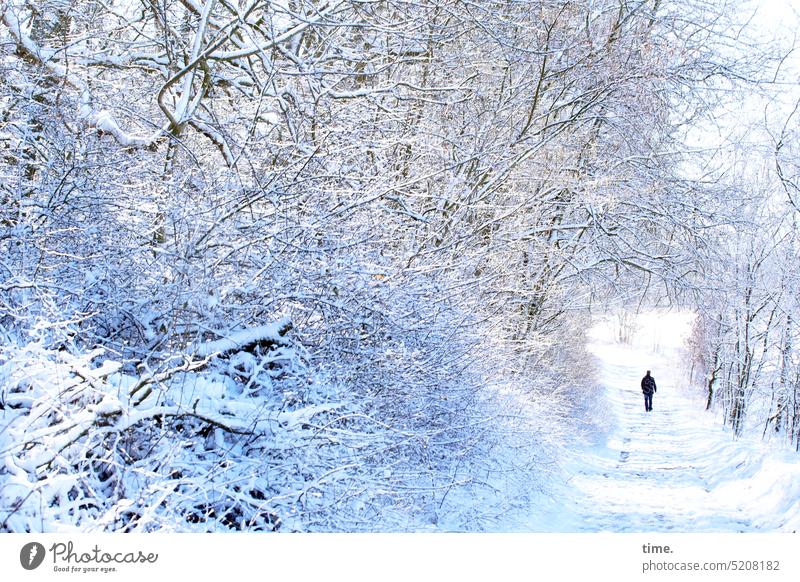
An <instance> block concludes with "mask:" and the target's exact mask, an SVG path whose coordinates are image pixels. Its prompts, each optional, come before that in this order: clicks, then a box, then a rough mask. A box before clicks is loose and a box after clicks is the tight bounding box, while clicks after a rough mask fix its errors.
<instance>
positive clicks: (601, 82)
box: [0, 0, 800, 532]
mask: <svg viewBox="0 0 800 582" xmlns="http://www.w3.org/2000/svg"><path fill="white" fill-rule="evenodd" d="M759 9H760V4H759V3H754V2H743V1H734V0H730V1H728V0H474V1H464V0H409V1H405V0H0V15H1V21H2V25H0V68H1V69H2V73H1V74H0V142H1V143H2V145H1V146H0V148H1V152H2V153H1V155H0V457H1V458H2V462H0V531H3V532H52V531H84V532H88V531H117V532H152V531H165V532H173V531H175V532H177V531H180V532H194V531H211V532H223V531H237V530H243V531H288V532H319V531H325V532H360V531H421V530H425V531H429V530H435V531H439V530H443V531H495V530H509V529H511V530H516V529H521V528H524V527H529V528H530V527H534V529H535V526H530V525H528V526H522V525H520V523H519V522H518V521H514V519H515V518H514V516H519V515H522V514H527V515H529V516H530V515H534V514H535V513H536V508H535V505H536V503H535V500H536V499H538V498H539V496H541V495H546V494H547V493H548V491H552V490H554V488H555V487H556V484H557V483H559V482H560V481H563V479H564V476H563V467H562V466H561V464H560V463H561V460H562V459H563V458H564V456H565V454H566V451H568V450H570V448H571V447H574V446H575V443H576V442H580V441H581V440H582V439H587V438H589V439H591V438H592V435H593V434H601V433H602V432H603V431H604V430H607V426H606V425H607V424H608V423H609V418H608V416H607V414H605V410H606V409H607V404H606V403H605V401H604V393H603V391H602V390H601V389H600V388H599V387H598V381H597V377H598V363H597V361H596V358H595V357H594V356H593V355H592V353H591V352H590V351H589V350H588V349H587V345H588V343H589V342H590V339H591V338H590V337H589V336H590V333H589V331H590V329H592V326H593V325H595V324H596V322H597V321H598V320H600V319H602V318H611V319H612V320H613V321H616V324H615V329H616V331H615V334H616V335H617V337H616V338H615V341H616V342H617V343H618V344H619V345H625V344H626V343H630V342H632V341H633V339H632V337H633V336H635V335H636V324H635V322H636V317H637V314H640V313H642V312H644V311H646V310H651V309H656V308H658V309H665V310H668V309H672V310H682V312H686V313H691V314H692V318H691V322H692V323H691V332H690V333H689V334H687V345H686V350H685V352H684V353H685V354H686V355H685V358H684V361H683V362H682V363H683V364H685V367H686V374H685V378H678V379H677V380H676V381H675V384H676V385H677V384H680V383H681V382H682V383H683V384H685V386H684V387H683V389H685V390H686V391H687V393H691V394H693V395H694V397H695V402H696V404H697V408H698V412H701V413H704V414H708V415H709V416H713V418H714V419H715V420H714V422H715V423H716V425H718V426H717V428H718V429H719V431H720V433H721V434H722V435H723V438H724V439H726V440H727V441H729V442H730V443H731V446H733V447H736V446H737V442H738V441H739V439H743V438H744V437H751V438H755V439H757V440H759V441H760V442H761V443H763V444H764V445H765V446H767V447H769V448H770V449H774V450H777V451H783V452H788V453H790V454H791V455H793V456H794V458H795V460H796V461H795V462H797V463H800V457H798V454H797V451H798V450H800V275H799V274H798V269H797V265H798V258H799V255H800V225H798V218H800V143H798V140H799V139H800V93H798V92H797V88H798V87H797V78H798V77H797V75H798V68H797V67H796V62H795V60H794V59H795V58H796V55H795V53H794V52H793V45H792V42H793V39H792V34H793V31H790V33H789V35H788V37H785V36H784V35H782V31H781V30H779V29H777V28H776V29H774V30H772V29H770V30H765V28H764V26H763V25H759V22H761V21H760V20H759V18H760V17H759ZM636 364H637V366H638V367H637V369H638V368H639V367H641V368H642V370H641V371H642V373H643V372H644V366H646V365H647V363H642V365H641V366H639V365H638V362H637V363H636ZM662 376H664V374H662V375H661V376H657V377H658V378H661V377H662ZM665 379H666V378H665ZM637 383H638V379H637V380H636V382H634V385H633V386H632V388H633V389H634V390H638V385H637ZM660 394H661V392H659V394H658V395H657V396H656V398H657V399H658V398H659V395H660ZM637 398H640V395H639V396H637ZM656 402H657V403H658V400H656ZM636 404H637V406H639V400H637V401H636ZM637 410H638V408H637ZM705 410H707V411H708V412H705ZM658 411H659V410H658V409H657V410H656V412H658ZM534 522H535V519H534ZM798 522H800V519H798ZM528 523H530V519H529V520H528Z"/></svg>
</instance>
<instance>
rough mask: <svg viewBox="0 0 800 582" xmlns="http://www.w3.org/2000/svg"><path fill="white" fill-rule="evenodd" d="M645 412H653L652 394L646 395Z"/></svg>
mask: <svg viewBox="0 0 800 582" xmlns="http://www.w3.org/2000/svg"><path fill="white" fill-rule="evenodd" d="M644 410H645V412H650V411H651V410H653V395H652V394H645V395H644Z"/></svg>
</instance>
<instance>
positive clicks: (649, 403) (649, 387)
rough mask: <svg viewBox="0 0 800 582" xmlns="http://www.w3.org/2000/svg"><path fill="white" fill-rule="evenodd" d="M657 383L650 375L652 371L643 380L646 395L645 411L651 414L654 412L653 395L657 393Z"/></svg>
mask: <svg viewBox="0 0 800 582" xmlns="http://www.w3.org/2000/svg"><path fill="white" fill-rule="evenodd" d="M656 390H657V389H656V381H655V379H653V377H652V376H651V375H650V370H647V374H645V375H644V378H642V394H644V411H645V412H650V411H652V410H653V394H655V393H656Z"/></svg>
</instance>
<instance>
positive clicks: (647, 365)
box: [542, 321, 800, 532]
mask: <svg viewBox="0 0 800 582" xmlns="http://www.w3.org/2000/svg"><path fill="white" fill-rule="evenodd" d="M672 323H673V326H672V327H673V329H674V328H676V327H680V321H673V322H672ZM607 337H608V335H607V334H604V333H598V334H595V341H594V343H593V345H592V352H593V353H594V354H595V356H596V357H597V358H598V360H599V364H600V366H601V377H600V383H601V388H602V389H603V390H604V392H605V395H604V396H605V398H604V401H605V402H606V404H607V406H608V407H609V408H608V410H607V411H606V412H607V419H608V423H607V424H608V432H607V433H605V434H604V435H602V436H601V437H600V439H599V441H598V442H596V443H593V444H592V445H588V446H582V447H577V449H576V450H575V451H574V452H573V454H572V456H571V458H570V459H568V460H567V463H566V469H567V474H568V476H569V478H568V482H567V484H566V487H565V490H564V494H563V497H561V499H560V500H559V501H558V502H555V503H554V504H553V505H552V506H550V507H549V508H546V509H544V508H542V509H544V511H545V514H546V516H545V519H544V521H545V522H546V523H547V524H548V525H547V526H546V527H545V529H548V530H549V531H574V532H597V531H607V532H646V531H658V532H669V531H674V532H738V531H794V530H798V529H800V463H799V462H798V461H800V459H798V457H797V454H796V453H794V452H792V451H780V450H775V446H774V445H772V446H770V445H768V444H766V443H763V442H761V440H760V439H758V438H743V439H741V440H740V441H738V442H734V441H733V440H732V439H731V435H730V433H729V432H726V431H724V430H723V429H722V428H721V427H720V424H719V423H718V422H715V419H714V418H713V417H712V415H710V414H709V413H706V412H704V411H703V410H702V408H703V406H702V402H700V401H698V400H699V399H700V398H701V395H699V394H695V395H694V396H691V395H690V391H689V390H688V389H687V387H686V380H685V369H686V366H685V365H684V363H683V361H682V360H683V359H684V358H685V356H684V351H683V350H682V349H681V347H680V346H679V344H680V341H675V342H674V345H672V346H669V345H667V346H665V345H663V343H662V341H661V338H654V337H653V336H652V335H651V336H646V340H645V342H640V343H639V345H636V346H628V345H620V344H616V343H614V342H612V341H608V340H607V339H605V338H607ZM679 339H680V338H676V340H679ZM648 340H649V342H650V346H653V345H654V344H662V345H659V347H658V349H657V350H656V351H654V350H653V349H648V347H650V346H647V347H645V346H646V344H647V341H648ZM642 343H645V346H643V345H642ZM647 369H651V370H652V372H653V376H654V377H655V379H656V381H657V383H658V392H657V394H656V395H655V398H654V403H653V408H654V410H653V412H651V413H645V411H644V403H643V398H642V394H641V390H640V388H639V383H640V380H641V377H642V376H643V375H644V372H645V370H647Z"/></svg>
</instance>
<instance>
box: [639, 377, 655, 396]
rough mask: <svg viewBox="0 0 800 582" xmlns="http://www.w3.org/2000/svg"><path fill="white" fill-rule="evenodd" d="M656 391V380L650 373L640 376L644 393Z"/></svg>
mask: <svg viewBox="0 0 800 582" xmlns="http://www.w3.org/2000/svg"><path fill="white" fill-rule="evenodd" d="M655 391H656V381H655V380H654V379H653V377H652V376H651V375H650V374H647V375H646V376H645V377H644V378H642V392H643V393H644V394H652V393H653V392H655Z"/></svg>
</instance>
